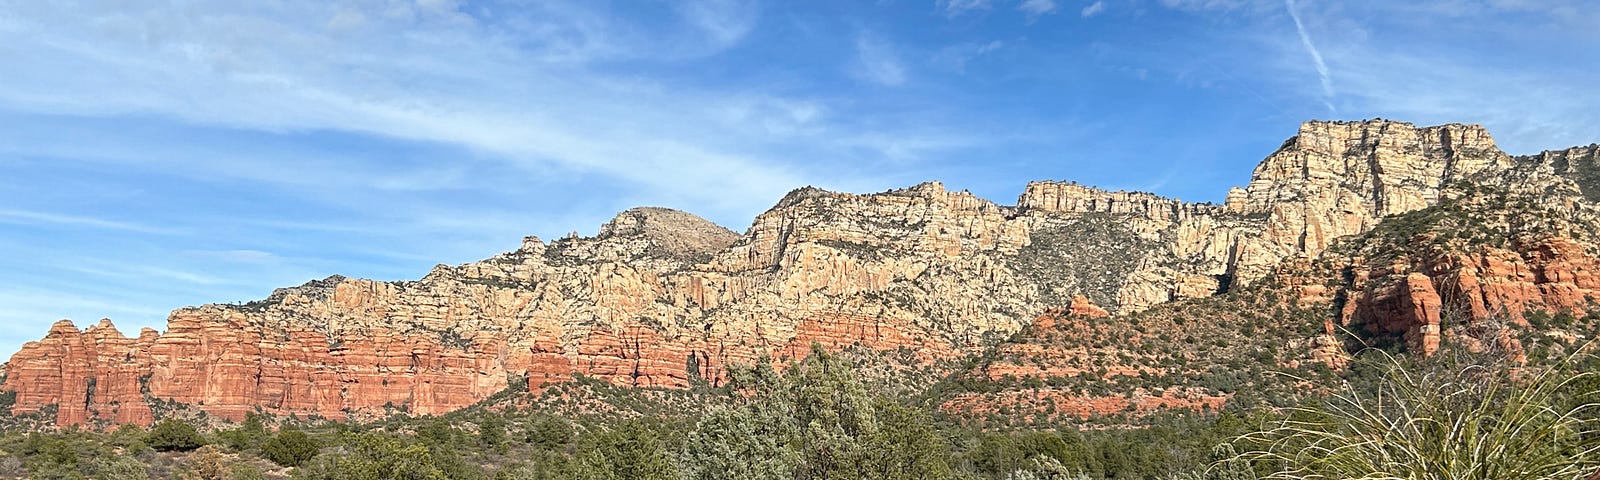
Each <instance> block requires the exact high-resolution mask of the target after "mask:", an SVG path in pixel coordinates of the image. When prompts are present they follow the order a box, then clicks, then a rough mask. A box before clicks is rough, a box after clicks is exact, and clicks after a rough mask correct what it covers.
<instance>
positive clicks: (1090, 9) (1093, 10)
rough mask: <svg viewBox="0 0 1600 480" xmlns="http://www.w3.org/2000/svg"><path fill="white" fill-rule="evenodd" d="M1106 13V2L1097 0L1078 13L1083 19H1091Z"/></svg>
mask: <svg viewBox="0 0 1600 480" xmlns="http://www.w3.org/2000/svg"><path fill="white" fill-rule="evenodd" d="M1104 11H1106V2H1105V1H1104V0H1095V2H1094V3H1091V4H1089V6H1087V7H1083V10H1079V11H1078V16H1080V17H1083V18H1089V17H1093V16H1095V15H1099V14H1100V13H1101V12H1104Z"/></svg>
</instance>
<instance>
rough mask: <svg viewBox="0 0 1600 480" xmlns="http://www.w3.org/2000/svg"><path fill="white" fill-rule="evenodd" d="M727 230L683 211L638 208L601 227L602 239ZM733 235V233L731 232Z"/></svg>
mask: <svg viewBox="0 0 1600 480" xmlns="http://www.w3.org/2000/svg"><path fill="white" fill-rule="evenodd" d="M694 230H727V229H725V228H723V227H722V226H720V225H717V224H715V223H712V222H711V221H710V220H706V219H704V218H701V217H700V216H699V215H695V214H692V213H689V212H685V211H682V210H674V209H671V208H664V207H636V208H630V209H627V210H624V211H622V212H621V213H618V214H617V216H615V217H612V218H611V221H609V222H606V224H605V225H601V226H600V235H599V236H600V237H601V238H605V237H613V236H635V235H651V234H656V233H670V232H673V231H694ZM730 233H731V232H730Z"/></svg>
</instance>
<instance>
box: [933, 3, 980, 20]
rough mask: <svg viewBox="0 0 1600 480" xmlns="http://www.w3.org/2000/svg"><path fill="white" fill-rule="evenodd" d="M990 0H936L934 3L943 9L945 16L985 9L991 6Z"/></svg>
mask: <svg viewBox="0 0 1600 480" xmlns="http://www.w3.org/2000/svg"><path fill="white" fill-rule="evenodd" d="M990 3H991V0H937V1H936V2H935V3H934V5H936V6H937V7H938V9H939V10H940V11H943V12H944V14H945V16H947V17H958V16H961V15H963V14H967V13H972V12H978V11H985V10H989V9H990V8H991V5H990Z"/></svg>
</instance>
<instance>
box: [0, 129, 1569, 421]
mask: <svg viewBox="0 0 1600 480" xmlns="http://www.w3.org/2000/svg"><path fill="white" fill-rule="evenodd" d="M1594 151H1595V147H1594V146H1591V147H1588V148H1587V149H1584V148H1577V149H1570V150H1566V151H1561V152H1546V153H1544V154H1541V155H1538V156H1533V157H1521V158H1515V159H1514V158H1512V157H1510V156H1507V155H1506V154H1504V153H1502V152H1500V151H1499V150H1498V149H1497V148H1496V147H1495V146H1494V143H1493V140H1492V139H1490V138H1489V136H1488V134H1487V133H1485V132H1484V131H1483V129H1482V128H1481V127H1476V126H1467V125H1457V124H1451V125H1444V126H1438V127H1426V128H1417V127H1415V126H1413V125H1411V124H1407V123H1401V122H1391V121H1382V120H1374V121H1366V122H1309V123H1306V124H1305V125H1302V126H1301V128H1300V131H1299V133H1298V134H1297V135H1296V136H1295V137H1294V138H1292V139H1290V140H1289V141H1287V142H1285V143H1284V144H1283V146H1282V147H1280V148H1279V150H1278V151H1277V152H1275V153H1273V154H1272V155H1271V156H1269V157H1268V158H1267V159H1266V160H1265V161H1263V162H1262V163H1261V165H1260V166H1258V167H1257V168H1256V170H1255V173H1254V175H1253V177H1252V180H1251V181H1250V183H1249V184H1248V185H1247V186H1246V187H1245V188H1240V189H1235V190H1233V191H1230V192H1229V194H1228V196H1227V197H1228V201H1227V202H1226V203H1225V204H1223V205H1213V204H1204V203H1200V204H1196V203H1187V202H1181V201H1178V200H1173V199H1166V198H1162V197H1158V196H1155V195H1152V194H1147V193H1140V192H1110V191H1104V190H1100V189H1095V188H1091V187H1085V186H1081V185H1077V184H1073V183H1064V182H1034V183H1030V184H1029V185H1028V186H1027V187H1026V189H1025V190H1024V192H1023V193H1022V194H1021V196H1020V197H1019V198H1018V200H1017V202H1016V205H1015V206H1003V205H998V204H995V203H993V202H990V201H987V200H984V199H980V198H977V197H975V196H973V195H972V194H970V193H968V192H964V191H960V192H955V191H948V190H946V189H945V188H944V187H943V185H941V184H939V183H937V182H930V183H925V184H921V185H917V186H914V187H911V188H907V189H900V190H891V191H887V192H881V193H877V194H868V195H856V194H847V193H837V192H828V191H824V190H819V189H815V188H809V187H808V188H804V189H800V190H796V191H794V192H791V193H790V194H789V195H787V196H785V197H784V198H783V199H782V200H780V201H779V202H778V203H777V205H776V206H774V207H773V208H772V209H770V210H768V211H767V212H765V213H763V214H761V215H760V216H758V217H757V218H756V219H755V220H754V222H753V223H752V225H751V226H750V228H749V229H747V230H746V232H745V233H744V234H743V235H739V234H735V233H734V232H731V231H728V230H726V229H723V228H721V227H718V226H716V225H714V224H711V223H710V222H707V221H705V220H703V219H700V218H698V217H694V216H693V215H690V214H687V213H683V212H678V211H674V210H668V209H659V208H641V209H634V210H629V211H627V212H623V213H622V214H619V215H618V216H617V217H616V218H615V219H613V220H612V221H611V222H608V223H607V224H606V225H605V226H603V227H602V228H601V231H600V233H599V234H598V235H596V236H594V237H576V236H573V237H569V238H563V239H560V240H556V241H554V242H549V243H546V242H544V241H542V240H540V239H538V238H533V237H530V238H527V239H525V240H524V241H523V243H522V245H521V246H520V247H519V248H518V249H516V250H514V251H511V252H507V253H504V254H501V255H497V256H494V257H491V258H489V259H486V260H483V261H480V262H474V263H469V264H464V265H457V266H444V265H441V266H438V267H436V268H435V269H434V270H433V271H432V272H430V273H429V274H428V275H427V276H425V277H423V278H422V279H420V280H417V281H402V282H378V281H372V280H362V279H348V278H343V277H337V276H336V277H330V278H328V279H325V280H321V281H313V282H309V283H307V284H305V285H301V286H298V287H292V288H285V289H280V290H278V291H277V292H274V294H273V295H271V296H270V297H269V298H267V299H265V300H262V301H259V302H252V303H250V304H245V305H205V306H200V307H189V308H183V309H179V310H177V311H175V312H173V314H172V316H171V317H170V318H169V321H168V328H167V331H166V332H164V333H161V332H156V331H153V330H146V331H144V332H141V334H140V336H139V337H138V338H128V337H124V336H123V335H122V334H121V333H120V332H118V331H116V329H115V328H114V327H112V326H111V325H110V323H109V322H102V323H101V324H99V325H96V326H92V327H90V328H89V329H86V330H82V331H80V330H78V329H77V328H76V327H75V326H74V325H72V324H71V322H66V321H63V322H60V323H57V324H56V325H55V326H54V327H53V328H52V329H51V330H50V332H49V334H48V335H47V336H46V337H45V338H44V339H43V340H41V341H38V342H30V343H28V344H27V345H25V346H24V347H23V349H22V351H20V352H18V353H17V354H16V355H15V356H13V358H12V360H11V362H10V363H9V364H8V365H7V366H6V368H5V371H6V376H5V380H4V383H3V384H0V389H3V390H10V391H15V392H16V394H17V397H16V402H15V404H14V406H13V411H14V412H15V413H18V414H29V413H34V412H40V411H42V410H49V406H52V405H54V406H55V411H56V420H57V422H58V423H60V424H63V425H72V424H81V423H100V424H106V423H122V422H131V423H149V422H150V420H151V419H152V418H155V417H159V416H162V415H165V414H167V413H169V412H167V410H170V409H171V408H174V407H173V406H174V405H188V406H192V407H194V408H198V409H200V410H203V411H205V412H209V413H211V414H214V415H219V416H222V417H226V418H231V419H238V418H241V417H242V416H243V415H244V414H245V413H246V412H249V411H256V410H260V411H263V412H267V413H273V414H298V415H316V416H322V417H326V418H332V419H346V418H369V417H373V416H381V415H384V414H388V413H392V412H395V411H405V412H410V413H415V414H429V413H439V412H444V411H449V410H453V409H457V408H461V407H463V406H466V405H469V404H471V403H473V402H476V401H477V400H479V399H482V398H484V397H486V396H488V395H490V394H492V393H494V392H496V391H499V390H501V389H503V388H505V387H506V386H507V385H509V384H510V383H512V382H513V381H515V380H518V379H522V378H526V379H527V380H528V381H529V382H530V383H531V384H534V385H538V384H543V383H549V382H562V381H567V380H570V379H572V378H574V376H576V375H585V376H589V377H595V378H599V379H602V380H605V381H609V382H612V383H615V384H619V385H627V386H637V387H685V386H688V385H690V384H691V383H694V382H698V381H706V382H711V383H717V382H720V381H721V379H722V378H723V375H724V373H725V370H724V369H725V367H726V366H727V365H729V364H732V363H747V362H751V361H754V360H755V359H757V358H759V357H761V356H771V357H773V358H776V359H778V360H779V361H780V363H781V362H782V361H783V359H785V358H788V359H792V358H798V357H800V356H803V355H805V354H806V353H807V352H808V351H809V348H810V345H811V344H813V343H819V344H821V345H823V346H824V347H827V348H841V347H845V346H851V345H861V346H865V347H869V348H875V349H880V350H896V349H903V350H907V351H910V352H913V354H914V357H915V358H916V359H917V360H918V361H920V362H924V363H934V362H937V361H940V360H945V359H951V358H956V357H959V356H961V355H963V354H970V353H975V352H976V351H978V350H980V349H981V348H982V347H984V346H986V345H994V344H996V343H998V342H1000V341H1001V340H1003V339H1005V338H1007V337H1010V336H1011V335H1013V334H1015V333H1016V332H1018V331H1019V330H1021V329H1023V328H1024V326H1026V325H1028V324H1030V323H1032V322H1033V320H1034V318H1035V317H1036V316H1037V315H1038V314H1040V313H1042V312H1046V311H1049V310H1050V309H1064V311H1070V312H1078V313H1085V312H1097V311H1104V312H1105V313H1108V314H1119V315H1126V314H1128V313H1132V312H1138V311H1142V310H1145V309H1149V308H1150V307H1153V306H1156V305H1159V304H1162V303H1164V302H1169V301H1173V300H1180V299H1190V298H1204V297H1210V296H1212V295H1215V294H1218V293H1221V292H1228V291H1231V290H1235V289H1238V288H1241V287H1242V286H1246V285H1250V284H1253V283H1255V282H1258V281H1260V280H1262V279H1263V278H1267V277H1269V275H1277V274H1278V273H1279V271H1281V270H1282V267H1281V266H1282V265H1285V261H1286V260H1294V259H1300V261H1301V263H1308V264H1309V263H1310V260H1309V259H1313V258H1317V257H1318V256H1319V255H1321V254H1322V253H1323V252H1324V251H1325V250H1328V248H1329V247H1330V245H1334V244H1335V243H1336V239H1339V238H1341V237H1346V236H1350V235H1359V234H1363V233H1367V232H1371V231H1373V229H1374V228H1375V227H1376V226H1377V225H1379V224H1380V222H1382V221H1384V219H1385V218H1386V217H1393V216H1395V215H1400V214H1408V212H1421V211H1428V210H1429V209H1436V207H1437V206H1438V205H1440V204H1441V203H1445V202H1447V201H1448V200H1449V198H1450V195H1452V194H1451V193H1450V192H1452V191H1454V190H1452V187H1451V185H1456V184H1464V185H1478V184H1483V185H1490V186H1495V185H1505V184H1509V183H1513V182H1515V181H1519V180H1517V179H1522V180H1525V181H1523V183H1522V184H1519V185H1525V186H1533V185H1545V186H1546V187H1548V186H1550V185H1555V187H1550V188H1554V190H1552V192H1553V193H1549V192H1547V193H1548V194H1541V195H1544V196H1542V197H1540V198H1560V199H1564V200H1571V201H1573V202H1576V203H1574V205H1577V206H1576V207H1573V208H1579V209H1582V208H1591V207H1589V206H1588V205H1589V204H1588V203H1586V202H1587V201H1588V200H1586V199H1585V196H1586V195H1591V194H1592V193H1591V192H1593V191H1594V189H1593V188H1592V187H1585V186H1584V185H1587V184H1586V183H1584V182H1587V181H1588V180H1587V179H1588V178H1592V177H1590V176H1589V175H1592V174H1593V173H1594V172H1595V171H1596V169H1595V168H1593V167H1594V164H1595V153H1594ZM1506 172H1534V173H1528V174H1526V175H1521V176H1519V175H1509V174H1506ZM1541 182H1543V183H1541ZM1530 188H1531V187H1530ZM1547 190H1549V188H1547ZM1574 194H1575V195H1576V196H1572V195H1574ZM1591 231H1592V230H1591ZM1546 243H1548V242H1546ZM1587 245H1588V244H1587V243H1574V244H1572V245H1570V246H1564V245H1555V244H1550V245H1549V246H1548V247H1530V248H1533V250H1530V251H1546V250H1547V251H1549V252H1551V253H1549V256H1550V258H1551V259H1555V258H1556V257H1559V258H1560V259H1559V260H1539V261H1540V262H1543V263H1540V265H1544V266H1545V267H1541V268H1544V270H1539V271H1540V272H1542V273H1538V274H1536V275H1535V276H1536V277H1537V276H1538V275H1544V276H1545V277H1553V278H1558V279H1567V278H1570V279H1571V280H1570V281H1567V280H1561V281H1558V282H1556V283H1557V284H1563V285H1564V284H1571V285H1572V286H1573V288H1575V289H1578V290H1573V291H1572V292H1569V293H1561V294H1560V295H1564V296H1562V297H1561V298H1565V299H1572V298H1578V297H1581V296H1582V295H1586V293H1582V292H1587V291H1588V290H1592V289H1594V287H1593V286H1592V280H1593V276H1592V274H1591V273H1590V272H1593V271H1594V270H1593V268H1592V266H1591V264H1590V263H1584V262H1587V261H1588V260H1584V259H1582V258H1579V257H1576V256H1573V255H1569V253H1570V252H1572V251H1574V249H1576V250H1581V251H1584V252H1588V251H1589V250H1587V249H1588V247H1587ZM1540 248H1544V249H1545V250H1539V249H1540ZM1556 252H1562V253H1556ZM1522 253H1523V252H1521V251H1518V253H1517V255H1519V258H1527V257H1522V256H1521V255H1522ZM1341 255H1342V254H1341ZM1585 255H1587V253H1585ZM1354 258H1355V257H1348V258H1346V260H1349V261H1346V262H1343V264H1353V263H1354V262H1355V260H1354ZM1540 258H1544V257H1540ZM1467 260H1473V259H1463V260H1462V262H1459V264H1460V265H1468V264H1471V265H1481V264H1484V263H1483V261H1481V259H1479V260H1476V262H1477V263H1471V262H1468V261H1467ZM1291 263H1293V262H1291ZM1556 264H1559V265H1565V267H1549V265H1556ZM1419 265H1420V264H1419ZM1451 265H1455V264H1451ZM1418 268H1422V269H1423V270H1427V268H1435V267H1427V268H1423V267H1418ZM1485 268H1489V267H1485ZM1552 268H1554V269H1552ZM1562 268H1565V270H1561V269H1562ZM1391 270H1393V269H1391ZM1406 270H1407V269H1406V268H1402V269H1400V271H1406ZM1489 270H1491V271H1492V270H1493V268H1489ZM1430 271H1431V270H1430ZM1563 272H1564V273H1563ZM1492 276H1493V275H1489V276H1486V277H1482V278H1489V277H1492ZM1379 277H1380V276H1376V275H1373V276H1369V279H1372V278H1379ZM1405 277H1406V278H1410V274H1409V273H1407V274H1405ZM1429 278H1430V281H1431V279H1433V278H1435V277H1429ZM1539 278H1544V277H1539ZM1418 281H1419V282H1420V279H1419V280H1418ZM1563 282H1565V283H1563ZM1312 283H1313V282H1306V285H1305V286H1304V288H1306V291H1307V293H1308V294H1316V293H1319V292H1315V291H1313V290H1316V288H1318V287H1320V288H1322V290H1321V291H1320V293H1322V294H1326V295H1328V296H1329V299H1328V300H1327V301H1328V302H1333V301H1334V300H1333V297H1336V296H1338V295H1336V294H1335V292H1336V291H1339V292H1369V291H1370V292H1376V293H1373V294H1372V296H1371V298H1372V299H1373V300H1370V301H1367V303H1366V305H1369V306H1368V307H1366V309H1365V310H1362V307H1360V305H1362V303H1361V301H1360V300H1359V299H1358V300H1357V301H1355V302H1353V304H1355V305H1357V306H1356V307H1354V309H1353V310H1352V313H1351V314H1350V315H1348V316H1346V317H1343V318H1345V319H1346V320H1344V321H1345V322H1346V323H1348V324H1352V325H1354V324H1363V325H1366V324H1372V325H1389V324H1390V323H1393V322H1399V323H1395V325H1405V326H1404V327H1403V328H1402V327H1393V328H1401V329H1402V330H1407V331H1409V330H1410V329H1419V328H1420V327H1415V326H1414V325H1417V324H1421V325H1430V323H1429V322H1431V321H1432V320H1431V318H1432V317H1430V316H1428V315H1429V314H1428V313H1426V312H1424V313H1422V314H1420V316H1418V315H1419V314H1417V313H1416V312H1415V311H1413V310H1415V308H1413V309H1412V310H1406V308H1398V307H1397V308H1389V307H1384V306H1383V305H1391V304H1393V305H1401V306H1402V307H1403V306H1404V305H1413V306H1415V305H1421V306H1426V305H1429V302H1430V300H1429V299H1428V298H1427V296H1426V295H1425V294H1422V293H1418V294H1416V295H1412V294H1410V293H1407V294H1406V295H1399V296H1395V295H1388V296H1385V295H1384V294H1381V292H1379V291H1378V289H1377V288H1367V287H1366V285H1368V284H1369V283H1362V284H1341V285H1331V284H1327V283H1326V282H1324V284H1321V285H1312ZM1378 283H1383V284H1388V283H1389V282H1387V281H1384V282H1378ZM1481 283H1482V282H1481ZM1489 283H1492V282H1489ZM1545 283H1546V284H1549V283H1550V282H1545ZM1533 284H1534V285H1535V287H1534V288H1544V287H1539V286H1538V285H1541V284H1539V283H1538V282H1533ZM1405 288H1406V290H1405V291H1406V292H1412V291H1414V290H1415V291H1419V292H1420V287H1417V288H1411V287H1405ZM1552 288H1554V287H1552ZM1435 290H1437V287H1436V288H1435ZM1579 290H1581V291H1582V292H1579ZM1365 294H1366V293H1362V295H1365ZM1574 295H1576V296H1577V297H1575V296H1574ZM1391 297H1393V298H1401V300H1381V299H1388V298H1391ZM1362 298H1365V297H1362ZM1484 298H1488V297H1484ZM1517 298H1529V297H1526V296H1524V297H1517ZM1541 298H1543V297H1541ZM1507 301H1508V302H1512V303H1515V302H1516V300H1507ZM1396 302H1398V303H1396ZM1503 303H1505V302H1501V304H1503ZM1351 304H1352V303H1350V302H1347V303H1345V304H1344V305H1351ZM1486 305H1487V304H1486ZM1495 305H1500V304H1495ZM1090 307H1093V308H1090ZM1485 308H1488V307H1485ZM1497 308H1498V307H1497ZM1360 312H1364V313H1360ZM1097 315H1098V313H1096V314H1095V315H1092V316H1097ZM1362 315H1366V316H1365V317H1363V316H1362ZM1407 315H1410V316H1411V317H1407ZM1368 317H1372V318H1368ZM1413 317H1415V318H1413ZM1418 318H1420V320H1418ZM1395 319H1400V320H1395ZM1386 322H1388V323H1386ZM1383 328H1384V329H1389V330H1392V328H1390V327H1383ZM1422 330H1425V329H1421V330H1419V331H1422ZM1385 331H1388V330H1385ZM1420 335H1422V337H1420V338H1425V337H1426V334H1425V333H1424V334H1420ZM1424 343H1425V342H1424ZM1207 402H1212V400H1207ZM1180 403H1181V402H1180ZM1156 404H1159V405H1164V404H1165V403H1163V402H1156ZM1206 404H1207V405H1209V404H1210V403H1206Z"/></svg>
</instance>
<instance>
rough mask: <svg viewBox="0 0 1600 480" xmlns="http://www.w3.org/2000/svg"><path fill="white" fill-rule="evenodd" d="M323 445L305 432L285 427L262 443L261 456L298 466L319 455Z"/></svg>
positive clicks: (282, 463)
mask: <svg viewBox="0 0 1600 480" xmlns="http://www.w3.org/2000/svg"><path fill="white" fill-rule="evenodd" d="M321 448H322V447H321V446H319V445H317V441H316V440H313V439H312V438H311V436H309V435H306V434H305V432H302V431H299V430H295V429H292V428H285V429H283V430H281V431H279V432H278V434H277V435H274V436H273V437H272V438H271V439H268V440H267V441H266V443H263V444H261V456H263V457H266V459H267V460H271V461H272V463H276V464H278V465H283V466H285V467H298V466H300V465H301V464H304V463H305V462H306V461H307V460H310V459H311V457H315V456H317V451H318V450H320V449H321Z"/></svg>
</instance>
